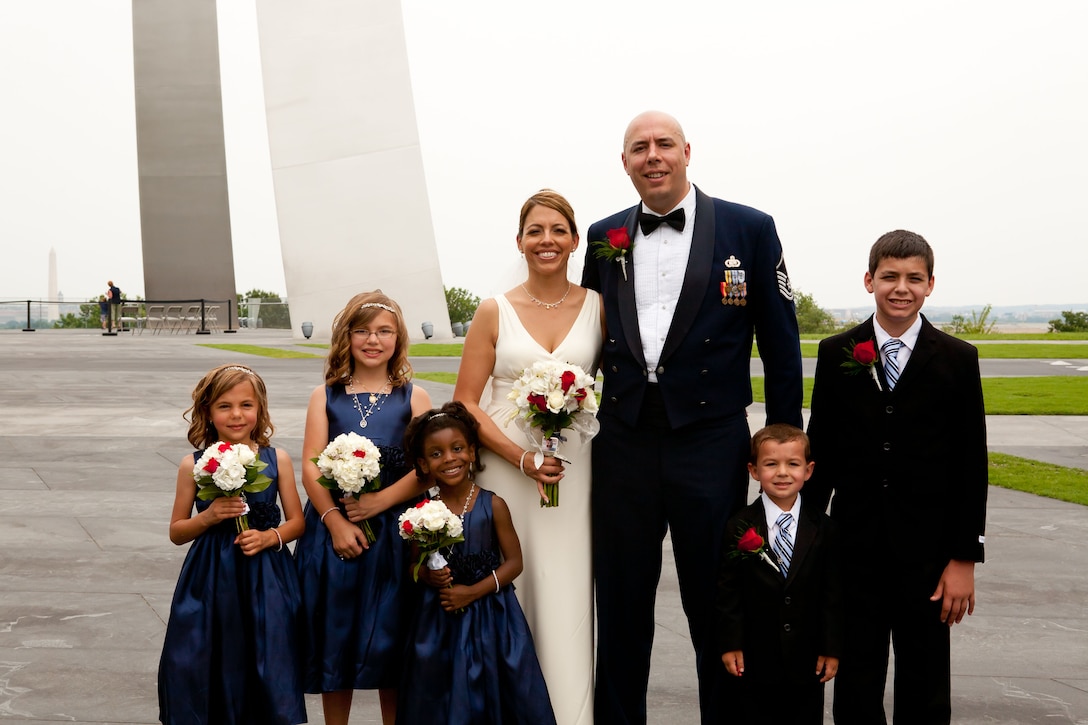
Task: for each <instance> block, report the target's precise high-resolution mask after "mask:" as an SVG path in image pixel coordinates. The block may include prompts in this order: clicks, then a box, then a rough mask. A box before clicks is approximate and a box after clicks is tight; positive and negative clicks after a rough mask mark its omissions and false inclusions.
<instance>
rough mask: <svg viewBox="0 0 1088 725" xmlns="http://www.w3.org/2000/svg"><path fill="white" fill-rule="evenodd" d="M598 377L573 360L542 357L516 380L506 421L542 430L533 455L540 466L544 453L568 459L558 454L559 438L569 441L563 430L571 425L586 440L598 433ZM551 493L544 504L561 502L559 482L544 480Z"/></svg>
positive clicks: (531, 430) (529, 429) (532, 433)
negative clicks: (564, 360)
mask: <svg viewBox="0 0 1088 725" xmlns="http://www.w3.org/2000/svg"><path fill="white" fill-rule="evenodd" d="M594 382H595V381H594V380H593V378H591V377H590V376H589V375H587V374H586V372H585V371H584V370H582V368H580V367H578V366H577V365H574V364H571V363H560V362H555V361H552V360H543V361H540V362H536V363H533V366H532V367H530V368H526V369H525V370H524V371H523V372H522V374H521V376H520V377H519V378H518V379H517V380H515V381H514V385H513V388H512V389H511V390H510V393H509V395H508V396H507V397H508V399H509V400H510V401H512V402H513V403H514V405H515V406H516V408H515V410H514V412H513V413H511V414H510V417H509V419H508V420H507V421H506V422H507V424H509V423H510V421H511V420H517V421H518V425H520V426H521V427H522V429H523V430H525V432H526V434H527V435H528V436H529V437H530V438H532V439H534V440H535V439H536V431H539V432H540V435H541V439H540V443H539V444H538V446H539V450H538V451H537V453H536V454H535V456H534V462H535V463H536V466H537V468H539V467H540V466H541V464H542V463H544V457H545V456H555V457H556V458H558V459H559V460H561V461H563V462H564V463H569V461H568V460H567V459H565V458H563V457H562V456H561V455H559V444H560V442H563V441H566V438H564V437H563V435H562V431H564V430H567V429H570V430H573V431H575V432H576V433H578V434H580V435H581V436H582V440H583V441H587V440H589V439H590V438H592V437H593V436H595V435H597V431H598V430H599V425H598V423H597V396H596V395H594V393H593V383H594ZM544 493H545V495H546V496H547V497H548V500H547V501H545V500H544V499H543V498H542V499H540V505H541V506H549V507H550V506H558V505H559V484H557V483H546V484H544Z"/></svg>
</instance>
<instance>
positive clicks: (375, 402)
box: [348, 377, 393, 428]
mask: <svg viewBox="0 0 1088 725" xmlns="http://www.w3.org/2000/svg"><path fill="white" fill-rule="evenodd" d="M348 380H349V382H350V383H351V399H352V401H353V407H354V408H355V410H357V411H359V427H360V428H366V419H367V418H369V417H370V414H371V413H377V412H379V411H380V410H381V409H382V403H384V402H385V399H386V398H387V397H389V393H385V392H382V391H384V390H385V386H386V384H388V385H389V388H390V391H392V388H393V379H392V378H388V379H387V380H386V382H385V383H383V384H382V387H381V388H379V389H378V391H377V392H374V393H371V394H370V399H369V401H368V402H369V403H370V405H368V406H367V408H366V410H363V404H362V403H360V402H359V396H358V395H357V394H356V392H355V378H354V377H351V378H348Z"/></svg>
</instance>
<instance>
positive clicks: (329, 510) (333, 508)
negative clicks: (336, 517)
mask: <svg viewBox="0 0 1088 725" xmlns="http://www.w3.org/2000/svg"><path fill="white" fill-rule="evenodd" d="M335 510H336V507H335V506H333V507H332V508H331V509H326V510H325V513H323V514H321V519H320V521H321V523H325V517H326V516H328V515H329V514H331V513H332V512H333V511H335Z"/></svg>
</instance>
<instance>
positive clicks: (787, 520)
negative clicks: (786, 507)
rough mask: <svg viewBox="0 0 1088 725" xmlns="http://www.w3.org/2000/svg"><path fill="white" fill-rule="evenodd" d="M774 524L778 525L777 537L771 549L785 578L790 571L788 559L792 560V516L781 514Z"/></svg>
mask: <svg viewBox="0 0 1088 725" xmlns="http://www.w3.org/2000/svg"><path fill="white" fill-rule="evenodd" d="M775 523H776V524H778V536H776V537H774V544H773V545H772V546H771V548H772V549H774V553H775V556H777V557H778V563H779V565H781V567H782V576H786V572H788V571H789V570H790V559H792V558H793V535H792V534H791V533H790V527H791V526H793V515H792V514H782V515H781V516H779V517H778V521H776V522H775Z"/></svg>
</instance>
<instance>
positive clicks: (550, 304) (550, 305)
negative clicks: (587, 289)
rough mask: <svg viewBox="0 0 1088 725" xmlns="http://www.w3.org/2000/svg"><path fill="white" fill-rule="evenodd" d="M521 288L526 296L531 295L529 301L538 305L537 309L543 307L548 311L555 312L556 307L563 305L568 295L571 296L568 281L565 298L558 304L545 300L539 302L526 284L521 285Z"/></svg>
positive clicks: (560, 299) (561, 298)
mask: <svg viewBox="0 0 1088 725" xmlns="http://www.w3.org/2000/svg"><path fill="white" fill-rule="evenodd" d="M521 288H522V289H523V290H525V294H527V295H529V299H531V300H532V301H533V302H535V303H536V306H537V307H543V308H544V309H546V310H554V309H555V308H556V307H558V306H559V305H561V304H563V300H565V299H567V295H569V294H570V288H571V283H570V280H567V291H566V292H564V293H563V296H562V297H560V298H559V301H558V302H545V301H543V300H538V299H537V298H536V297H533V293H532V292H530V291H529V288H528V287H526V286H525V285H524V284H523V285H521Z"/></svg>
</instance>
